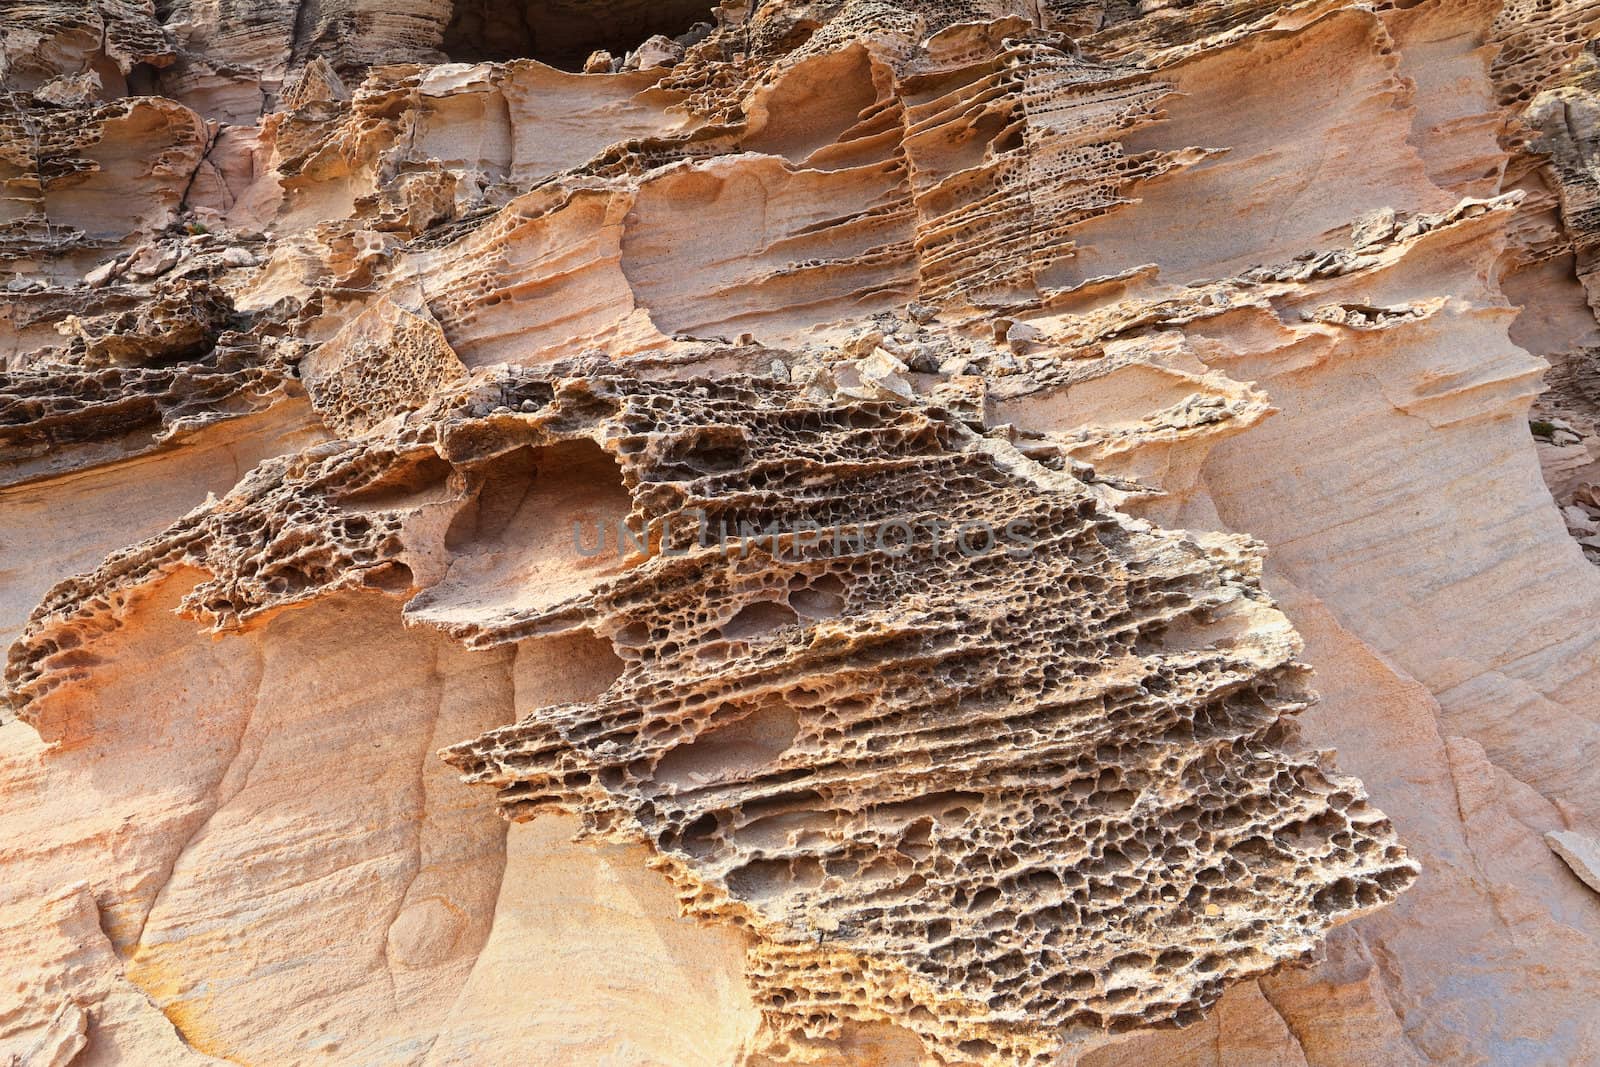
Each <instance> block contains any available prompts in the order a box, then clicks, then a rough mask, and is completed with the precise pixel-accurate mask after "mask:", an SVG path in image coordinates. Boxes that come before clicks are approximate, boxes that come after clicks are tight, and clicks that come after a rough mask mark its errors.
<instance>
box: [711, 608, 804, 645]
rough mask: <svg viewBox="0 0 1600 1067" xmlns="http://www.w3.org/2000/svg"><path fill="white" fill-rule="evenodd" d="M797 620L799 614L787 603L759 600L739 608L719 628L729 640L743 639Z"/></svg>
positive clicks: (780, 627) (789, 624)
mask: <svg viewBox="0 0 1600 1067" xmlns="http://www.w3.org/2000/svg"><path fill="white" fill-rule="evenodd" d="M799 621H800V616H799V615H798V614H796V613H795V609H794V608H791V607H790V606H789V605H787V604H780V603H778V602H777V601H775V600H760V601H757V602H756V603H754V604H746V605H745V606H744V607H742V608H740V609H739V611H738V614H736V615H734V617H733V618H731V619H729V620H728V621H727V622H725V623H723V624H722V626H721V627H720V628H719V629H720V630H721V631H722V636H723V637H726V638H728V639H729V640H733V641H745V640H749V639H750V638H752V637H760V636H761V635H763V634H769V633H771V632H772V631H774V630H778V629H782V628H783V627H785V626H793V625H795V624H796V623H798V622H799Z"/></svg>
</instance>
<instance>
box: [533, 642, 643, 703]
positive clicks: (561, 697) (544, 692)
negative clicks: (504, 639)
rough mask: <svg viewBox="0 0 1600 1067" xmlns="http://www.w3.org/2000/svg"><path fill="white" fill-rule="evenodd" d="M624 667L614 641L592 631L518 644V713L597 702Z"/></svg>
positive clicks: (620, 675)
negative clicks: (612, 644)
mask: <svg viewBox="0 0 1600 1067" xmlns="http://www.w3.org/2000/svg"><path fill="white" fill-rule="evenodd" d="M625 667H626V664H625V663H623V661H622V659H621V658H620V657H618V655H617V653H616V650H615V649H614V648H612V646H611V642H610V641H607V640H606V639H605V638H603V637H599V636H597V635H595V634H594V633H593V632H591V631H589V630H578V631H575V632H573V633H569V634H557V635H556V636H553V637H536V638H530V639H529V640H526V641H522V642H519V643H518V645H517V659H516V665H515V666H514V667H513V678H514V684H515V686H516V706H517V712H518V713H519V714H523V715H525V714H527V713H528V712H530V711H532V710H534V709H535V708H542V707H549V706H551V705H553V704H577V703H583V702H587V701H592V700H596V699H598V698H599V697H600V695H601V694H602V693H604V692H605V691H606V690H607V689H610V688H611V683H612V682H614V681H616V680H617V679H618V678H620V677H622V672H623V670H624V668H625Z"/></svg>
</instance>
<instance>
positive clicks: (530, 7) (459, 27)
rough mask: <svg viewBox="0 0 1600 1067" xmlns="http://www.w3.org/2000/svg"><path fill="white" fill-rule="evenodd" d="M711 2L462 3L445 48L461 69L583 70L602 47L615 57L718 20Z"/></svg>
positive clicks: (447, 32) (457, 7)
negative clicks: (501, 65)
mask: <svg viewBox="0 0 1600 1067" xmlns="http://www.w3.org/2000/svg"><path fill="white" fill-rule="evenodd" d="M711 8H712V5H711V4H710V3H708V0H510V2H507V0H456V2H455V4H454V6H453V10H452V12H451V17H450V24H449V26H448V27H446V29H445V31H444V50H445V52H446V53H447V54H448V55H449V56H450V58H451V60H453V61H455V62H459V63H481V62H484V61H486V60H489V61H496V62H499V61H504V60H508V59H537V60H539V61H540V62H543V63H548V64H550V65H551V66H552V67H559V68H561V69H562V70H574V71H575V70H581V69H583V62H584V60H586V59H588V58H589V55H590V53H592V52H594V51H596V50H597V49H604V50H606V51H608V52H610V53H611V54H612V55H614V56H616V57H617V58H619V59H620V58H621V57H622V56H623V55H624V54H626V53H627V52H629V51H630V50H632V49H634V48H637V47H638V46H639V45H640V44H641V43H642V42H644V41H645V40H647V39H648V38H650V37H653V36H655V35H656V34H658V33H659V34H663V35H665V36H667V37H677V36H678V35H680V34H683V33H686V32H687V31H688V30H689V29H690V28H692V27H693V26H694V24H695V23H697V22H711V21H714V20H713V17H712V14H711Z"/></svg>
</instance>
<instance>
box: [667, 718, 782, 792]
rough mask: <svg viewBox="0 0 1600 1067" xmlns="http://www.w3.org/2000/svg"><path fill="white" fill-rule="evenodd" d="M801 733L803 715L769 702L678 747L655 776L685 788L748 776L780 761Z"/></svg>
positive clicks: (668, 783)
mask: <svg viewBox="0 0 1600 1067" xmlns="http://www.w3.org/2000/svg"><path fill="white" fill-rule="evenodd" d="M799 732H800V717H799V716H798V715H796V714H795V711H794V709H793V708H790V707H788V706H787V705H784V704H768V705H766V706H764V707H760V708H757V709H756V710H755V711H752V712H751V713H750V714H748V715H746V716H744V717H743V718H741V719H737V720H735V721H734V722H730V723H728V724H727V725H725V726H714V727H712V728H711V729H709V730H706V731H704V732H703V733H701V734H700V735H699V736H697V737H695V738H693V739H692V740H690V741H689V742H687V743H686V744H682V745H679V746H678V747H677V748H674V749H673V750H672V751H670V752H668V753H667V754H666V755H664V756H662V757H661V761H660V762H659V763H657V764H656V773H655V777H656V780H657V781H659V782H663V783H665V784H667V785H673V786H677V787H679V788H693V787H694V786H697V785H702V784H705V783H707V782H714V781H724V780H727V779H730V778H731V779H741V778H747V777H749V776H750V775H752V774H754V773H756V772H758V771H760V770H761V769H762V768H764V767H766V766H768V765H769V764H771V763H774V762H776V761H777V759H778V757H780V756H782V755H783V754H784V753H785V752H787V751H788V750H789V747H790V746H791V745H793V744H794V739H795V736H796V735H797V734H799Z"/></svg>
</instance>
